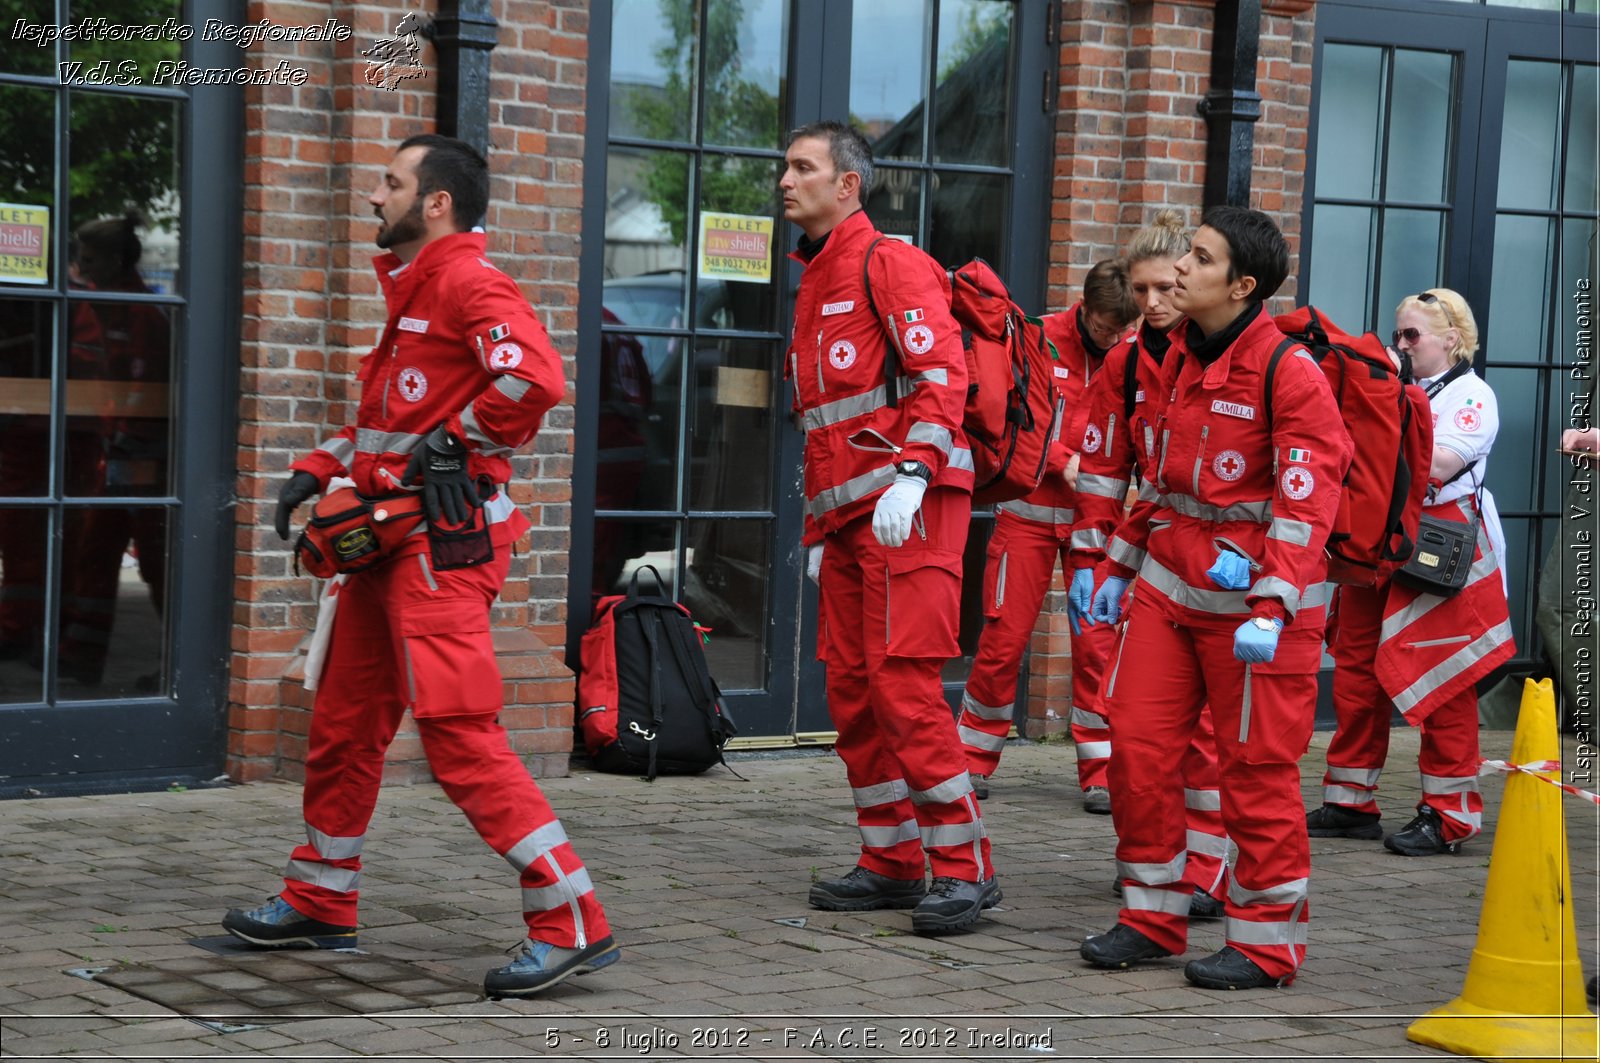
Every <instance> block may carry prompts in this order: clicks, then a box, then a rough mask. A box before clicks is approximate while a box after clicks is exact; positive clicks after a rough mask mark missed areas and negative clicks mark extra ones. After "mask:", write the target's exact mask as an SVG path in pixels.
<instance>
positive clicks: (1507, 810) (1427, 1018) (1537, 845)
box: [1406, 679, 1597, 1060]
mask: <svg viewBox="0 0 1600 1063" xmlns="http://www.w3.org/2000/svg"><path fill="white" fill-rule="evenodd" d="M1560 757H1561V742H1560V739H1559V738H1558V737H1557V736H1556V707H1555V695H1554V694H1553V693H1552V692H1551V688H1550V680H1548V679H1544V680H1540V681H1539V682H1538V683H1535V682H1534V681H1533V680H1531V679H1529V680H1528V681H1527V682H1526V683H1525V684H1524V686H1523V689H1522V709H1521V712H1520V713H1519V714H1518V716H1517V733H1516V737H1515V738H1513V739H1512V742H1511V758H1512V761H1513V763H1516V764H1529V763H1533V762H1535V761H1541V760H1559V759H1560ZM1543 774H1545V775H1547V776H1548V777H1550V778H1554V777H1555V776H1556V773H1555V772H1545V773H1543ZM1564 796H1565V795H1563V794H1562V792H1561V791H1560V790H1558V789H1556V788H1555V787H1554V786H1549V785H1546V784H1545V783H1542V782H1540V781H1539V780H1537V779H1531V778H1528V777H1527V776H1526V775H1522V774H1520V773H1516V774H1512V775H1510V776H1508V777H1507V778H1506V788H1505V799H1504V800H1503V801H1502V802H1501V805H1500V821H1499V823H1498V824H1497V826H1496V827H1495V832H1494V852H1493V854H1492V855H1491V856H1490V858H1489V881H1488V884H1487V885H1486V886H1485V887H1484V890H1483V911H1482V913H1481V914H1480V915H1479V917H1478V945H1477V947H1476V948H1474V949H1473V950H1472V963H1471V965H1470V966H1469V967H1468V968H1467V981H1466V985H1464V986H1462V988H1461V995H1460V996H1458V997H1456V998H1455V999H1454V1000H1452V1001H1451V1002H1450V1003H1448V1004H1446V1005H1445V1006H1444V1007H1442V1008H1436V1009H1434V1010H1433V1011H1430V1012H1428V1013H1427V1014H1426V1015H1424V1016H1422V1018H1420V1019H1418V1020H1417V1021H1416V1022H1414V1023H1412V1024H1411V1026H1410V1027H1409V1028H1408V1029H1407V1030H1406V1037H1407V1038H1408V1039H1409V1040H1412V1041H1416V1042H1417V1043H1419V1044H1424V1045H1432V1046H1433V1047H1434V1048H1442V1049H1444V1050H1445V1051H1446V1052H1454V1053H1456V1054H1457V1055H1462V1056H1482V1057H1487V1058H1491V1059H1492V1058H1499V1057H1502V1056H1515V1057H1516V1058H1518V1059H1533V1058H1550V1059H1585V1060H1592V1059H1595V1058H1596V1055H1595V1053H1596V1043H1595V1032H1596V1029H1597V1024H1596V1022H1595V1018H1594V1016H1593V1015H1592V1014H1590V1012H1589V1008H1588V1006H1587V1003H1586V1000H1585V994H1584V987H1583V986H1584V983H1583V965H1582V963H1581V962H1580V959H1579V952H1578V935H1577V930H1576V928H1575V927H1574V925H1573V921H1572V907H1571V897H1572V875H1571V873H1570V872H1569V871H1568V870H1567V830H1566V824H1565V821H1564V820H1563V818H1562V813H1561V802H1562V800H1563V799H1564Z"/></svg>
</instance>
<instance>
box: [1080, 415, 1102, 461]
mask: <svg viewBox="0 0 1600 1063" xmlns="http://www.w3.org/2000/svg"><path fill="white" fill-rule="evenodd" d="M1102 442H1103V438H1102V436H1101V435H1100V426H1099V425H1097V424H1095V423H1093V422H1092V421H1091V422H1090V424H1089V427H1088V428H1085V429H1084V430H1083V452H1084V453H1085V454H1093V453H1095V452H1096V451H1098V450H1099V449H1100V444H1101V443H1102Z"/></svg>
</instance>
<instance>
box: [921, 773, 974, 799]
mask: <svg viewBox="0 0 1600 1063" xmlns="http://www.w3.org/2000/svg"><path fill="white" fill-rule="evenodd" d="M971 792H972V780H971V778H969V777H968V776H967V773H966V772H964V771H963V772H962V773H961V774H960V775H952V776H950V778H948V779H946V780H945V781H944V782H942V783H938V784H936V785H934V786H930V787H928V788H927V789H926V790H912V791H911V803H912V804H916V805H947V804H949V803H950V802H952V801H959V800H961V798H962V797H963V796H965V795H966V794H970V793H971Z"/></svg>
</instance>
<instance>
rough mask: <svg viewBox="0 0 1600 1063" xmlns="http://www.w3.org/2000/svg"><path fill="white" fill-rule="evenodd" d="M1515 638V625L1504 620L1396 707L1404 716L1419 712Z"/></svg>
mask: <svg viewBox="0 0 1600 1063" xmlns="http://www.w3.org/2000/svg"><path fill="white" fill-rule="evenodd" d="M1512 638H1513V635H1512V631H1511V621H1509V620H1502V621H1501V622H1500V623H1498V624H1496V625H1495V626H1494V627H1492V628H1490V629H1489V630H1488V631H1485V632H1484V633H1483V634H1482V635H1479V636H1478V638H1477V639H1475V640H1474V641H1473V642H1472V643H1471V644H1470V645H1467V646H1464V647H1462V648H1461V649H1460V650H1458V651H1457V652H1455V653H1452V654H1451V655H1450V656H1449V657H1446V658H1445V659H1444V660H1443V661H1441V662H1440V663H1439V664H1437V665H1435V666H1434V667H1432V668H1430V669H1428V670H1427V671H1426V672H1424V673H1422V678H1420V679H1418V680H1417V681H1416V682H1415V683H1412V684H1411V685H1410V686H1408V687H1406V689H1405V690H1403V691H1401V692H1400V696H1399V697H1397V698H1395V699H1394V707H1395V708H1397V709H1399V710H1400V711H1401V712H1402V713H1405V712H1408V711H1410V710H1411V709H1414V708H1416V707H1417V706H1418V705H1420V704H1421V703H1422V701H1423V699H1425V698H1427V697H1428V695H1430V694H1432V693H1433V692H1434V691H1435V690H1438V689H1439V688H1440V687H1442V686H1443V685H1444V684H1446V683H1448V682H1449V681H1450V680H1452V679H1454V678H1455V677H1456V676H1458V675H1460V674H1461V673H1462V672H1464V671H1466V670H1467V669H1468V668H1471V667H1472V666H1473V665H1475V664H1477V663H1478V662H1479V661H1481V660H1483V658H1485V657H1487V656H1488V655H1489V654H1491V653H1493V652H1494V651H1495V650H1497V649H1499V648H1500V647H1501V646H1502V645H1504V644H1505V643H1507V642H1510V641H1511V640H1512Z"/></svg>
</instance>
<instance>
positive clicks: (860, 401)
mask: <svg viewBox="0 0 1600 1063" xmlns="http://www.w3.org/2000/svg"><path fill="white" fill-rule="evenodd" d="M884 394H885V392H884V387H883V385H882V384H879V385H878V386H877V387H875V388H873V389H872V390H871V391H867V392H863V393H862V394H860V395H850V396H848V397H846V398H842V399H834V400H833V401H832V402H824V403H822V404H821V405H818V406H813V407H811V408H810V409H809V410H806V411H805V412H804V413H802V414H801V415H800V427H801V428H803V429H804V430H805V431H807V432H809V431H811V430H813V429H816V428H827V427H828V426H829V425H835V424H840V423H842V422H844V421H848V420H850V419H851V418H853V417H860V416H862V415H863V414H868V413H871V412H872V411H874V410H878V409H882V408H883V406H884V405H885V401H884Z"/></svg>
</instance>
